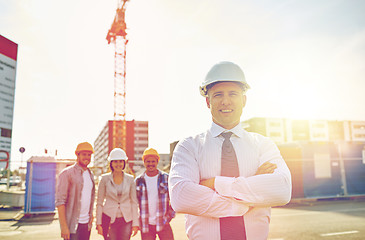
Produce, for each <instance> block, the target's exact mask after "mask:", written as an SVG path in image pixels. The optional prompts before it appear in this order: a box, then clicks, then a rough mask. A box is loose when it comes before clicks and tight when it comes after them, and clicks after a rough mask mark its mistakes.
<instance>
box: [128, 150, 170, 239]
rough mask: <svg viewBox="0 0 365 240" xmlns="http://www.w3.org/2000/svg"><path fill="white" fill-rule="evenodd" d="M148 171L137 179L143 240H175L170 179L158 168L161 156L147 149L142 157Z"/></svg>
mask: <svg viewBox="0 0 365 240" xmlns="http://www.w3.org/2000/svg"><path fill="white" fill-rule="evenodd" d="M142 160H143V164H144V166H145V168H146V171H145V172H144V173H142V174H141V175H140V176H138V177H137V178H136V180H135V181H136V189H137V198H138V202H139V209H140V223H141V224H140V225H141V236H142V240H154V239H156V235H158V237H159V239H160V240H173V239H174V235H173V233H172V229H171V226H170V221H171V219H172V218H173V217H175V212H174V210H172V208H171V205H170V198H169V189H168V177H169V175H168V174H167V173H165V172H162V171H160V170H159V169H158V168H157V164H158V162H159V160H160V155H159V154H158V152H157V151H156V150H155V149H153V148H147V149H146V150H145V151H144V152H143V156H142Z"/></svg>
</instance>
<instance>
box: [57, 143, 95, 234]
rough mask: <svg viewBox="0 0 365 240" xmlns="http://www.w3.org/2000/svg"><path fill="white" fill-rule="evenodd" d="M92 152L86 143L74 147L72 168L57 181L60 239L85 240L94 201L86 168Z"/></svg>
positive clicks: (92, 189) (93, 188) (90, 174)
mask: <svg viewBox="0 0 365 240" xmlns="http://www.w3.org/2000/svg"><path fill="white" fill-rule="evenodd" d="M93 153H94V149H93V147H92V146H91V144H90V143H88V142H83V143H80V144H79V145H77V148H76V151H75V154H76V156H77V161H76V163H75V164H74V165H72V166H69V167H67V168H65V169H63V170H62V172H61V173H60V175H59V176H58V180H57V192H56V206H57V209H58V218H59V222H60V227H61V237H62V238H63V239H66V240H68V239H71V240H88V239H89V238H90V230H91V225H92V222H93V207H94V201H95V182H94V175H93V174H92V172H91V171H90V169H89V168H88V167H87V166H88V165H89V163H90V161H91V155H92V154H93Z"/></svg>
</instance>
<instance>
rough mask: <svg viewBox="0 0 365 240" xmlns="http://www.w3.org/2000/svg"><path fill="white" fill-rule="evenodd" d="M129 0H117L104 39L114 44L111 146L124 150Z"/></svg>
mask: <svg viewBox="0 0 365 240" xmlns="http://www.w3.org/2000/svg"><path fill="white" fill-rule="evenodd" d="M128 1H129V0H118V6H117V11H116V14H115V17H114V21H113V23H112V26H111V27H110V29H109V31H108V34H107V36H106V40H107V41H108V44H110V43H112V44H114V48H115V54H114V121H113V143H112V145H113V148H116V147H119V148H122V149H124V150H126V139H127V138H126V133H127V130H126V118H125V116H126V107H125V106H126V89H125V84H126V48H127V43H128V39H127V33H126V29H127V25H126V22H125V10H126V3H127V2H128Z"/></svg>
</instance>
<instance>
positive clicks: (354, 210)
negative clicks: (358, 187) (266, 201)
mask: <svg viewBox="0 0 365 240" xmlns="http://www.w3.org/2000/svg"><path fill="white" fill-rule="evenodd" d="M269 239H272V240H274V239H275V240H294V239H295V240H297V239H300V240H311V239H320V240H335V239H346V240H355V239H359V240H360V239H365V199H355V200H341V201H339V200H337V201H315V202H304V203H302V204H291V205H289V206H287V207H281V208H274V209H273V210H272V219H271V224H270V234H269Z"/></svg>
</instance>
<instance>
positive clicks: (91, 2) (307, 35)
mask: <svg viewBox="0 0 365 240" xmlns="http://www.w3.org/2000/svg"><path fill="white" fill-rule="evenodd" d="M116 6H117V1H116V0H112V1H111V0H105V1H97V0H88V1H86V0H63V1H46V0H15V1H8V0H0V34H1V35H3V36H4V37H6V38H8V39H10V40H12V41H14V42H16V43H17V44H18V46H19V47H18V61H17V75H16V90H15V106H14V121H13V134H12V153H11V161H12V165H11V166H12V169H15V168H16V167H17V166H19V164H20V163H21V162H22V161H23V164H24V163H25V161H26V160H27V159H29V158H30V157H31V156H40V155H44V149H48V154H49V155H54V152H55V150H56V149H57V152H58V156H57V157H58V158H75V155H74V151H75V148H76V146H77V144H78V143H80V142H83V141H88V142H91V143H93V142H94V141H95V139H96V137H97V136H98V134H99V133H100V131H101V130H102V128H103V127H104V125H105V124H106V122H107V120H112V119H113V87H114V85H113V84H114V77H113V75H114V48H113V45H108V43H107V41H106V39H105V37H106V34H107V32H108V30H109V28H110V26H111V23H112V21H113V18H114V15H115V11H116ZM364 12H365V2H364V1H361V0H306V1H295V0H290V1H289V0H276V1H269V0H255V1H254V0H226V1H218V0H199V1H197V0H184V1H179V0H130V1H129V3H128V5H127V10H126V22H127V27H128V31H127V33H128V35H127V37H128V39H129V42H128V45H127V76H126V92H127V95H126V118H127V120H132V119H135V120H140V121H149V145H150V147H154V148H156V149H157V150H158V151H159V152H160V153H169V147H170V146H169V145H170V143H171V142H174V141H177V140H179V139H182V138H184V137H187V136H191V135H195V134H198V133H200V132H203V131H205V130H206V129H207V128H208V127H209V126H210V124H211V115H210V111H209V109H208V108H207V107H206V104H205V100H204V98H203V97H202V96H200V94H199V91H198V86H199V85H200V83H201V82H202V81H203V80H204V77H205V75H206V73H207V72H208V71H209V69H210V68H211V67H212V66H213V65H214V64H215V63H217V62H220V61H233V62H235V63H237V64H238V65H240V66H241V67H242V69H243V71H244V72H245V76H246V80H247V82H248V83H249V84H250V86H251V89H250V90H249V91H248V93H247V104H246V107H245V109H244V112H243V115H242V118H241V120H246V119H249V118H252V117H271V118H291V119H319V120H365V107H364V103H365V94H364V90H365V77H364V76H365V14H363V13H364ZM20 147H24V148H25V149H26V151H25V152H24V154H23V155H21V154H20V152H19V148H20Z"/></svg>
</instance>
